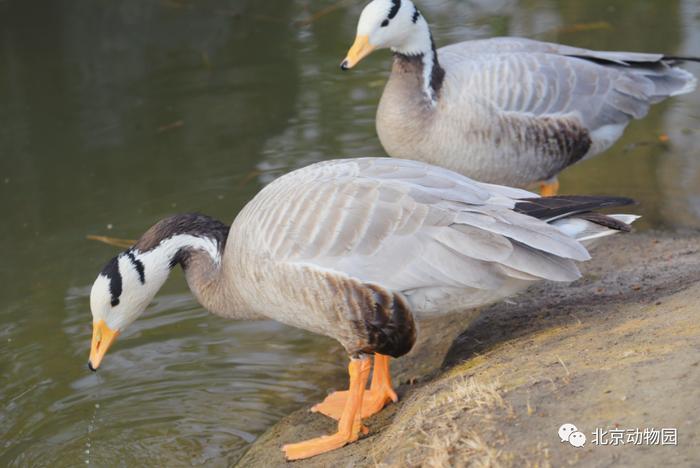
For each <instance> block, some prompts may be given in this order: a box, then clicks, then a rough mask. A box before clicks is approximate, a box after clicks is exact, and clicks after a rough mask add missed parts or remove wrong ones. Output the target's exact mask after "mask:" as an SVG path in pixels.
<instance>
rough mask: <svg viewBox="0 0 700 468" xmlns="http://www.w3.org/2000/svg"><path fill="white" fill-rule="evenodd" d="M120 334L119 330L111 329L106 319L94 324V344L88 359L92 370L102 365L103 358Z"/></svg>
mask: <svg viewBox="0 0 700 468" xmlns="http://www.w3.org/2000/svg"><path fill="white" fill-rule="evenodd" d="M118 336H119V332H118V331H114V330H112V329H110V328H109V327H108V326H107V324H106V323H105V321H104V320H100V321H99V322H96V323H93V324H92V346H91V347H90V360H89V361H88V368H89V369H90V370H91V371H93V372H95V371H96V370H97V368H98V367H100V363H101V362H102V358H103V357H104V356H105V354H106V353H107V350H108V349H109V347H110V346H112V343H114V340H116V339H117V337H118Z"/></svg>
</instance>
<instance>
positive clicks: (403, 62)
mask: <svg viewBox="0 0 700 468" xmlns="http://www.w3.org/2000/svg"><path fill="white" fill-rule="evenodd" d="M418 21H419V23H418V26H420V29H419V30H418V31H416V33H415V34H414V36H413V38H412V40H410V41H409V42H408V44H406V45H405V46H403V47H400V48H393V49H392V51H393V53H394V70H395V71H396V72H398V73H414V74H417V75H418V78H419V80H420V82H421V92H422V93H423V97H424V98H425V99H426V101H428V102H429V103H430V104H431V105H433V106H434V105H435V104H437V100H438V98H439V97H440V91H441V89H442V84H443V81H444V80H445V70H444V69H443V68H442V67H441V66H440V61H439V60H438V54H437V49H436V48H435V41H434V40H433V35H432V34H431V32H430V28H429V27H428V23H427V22H426V21H425V19H424V18H423V17H422V16H420V17H419V20H418Z"/></svg>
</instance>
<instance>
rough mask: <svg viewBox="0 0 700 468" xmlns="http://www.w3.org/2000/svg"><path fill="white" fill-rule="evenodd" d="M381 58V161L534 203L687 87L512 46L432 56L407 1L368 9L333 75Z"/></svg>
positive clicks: (673, 62)
mask: <svg viewBox="0 0 700 468" xmlns="http://www.w3.org/2000/svg"><path fill="white" fill-rule="evenodd" d="M383 48H389V49H391V51H392V52H393V54H394V63H393V67H392V70H391V75H390V77H389V81H388V82H387V84H386V88H385V89H384V93H383V95H382V97H381V100H380V103H379V108H378V110H377V123H376V125H377V133H378V135H379V139H380V141H381V143H382V146H384V149H385V150H386V152H387V154H388V155H389V156H393V157H397V158H406V159H417V160H420V161H424V162H427V163H430V164H436V165H439V166H443V167H446V168H448V169H451V170H453V171H456V172H459V173H461V174H464V175H466V176H468V177H471V178H473V179H476V180H480V181H483V182H490V183H496V184H504V185H513V186H519V187H525V186H528V185H531V184H534V183H537V182H541V183H542V185H541V188H542V195H553V194H555V193H556V192H557V190H558V183H557V181H556V176H557V174H558V173H559V172H561V171H562V170H564V169H565V168H567V167H568V166H570V165H572V164H574V163H576V162H578V161H581V160H583V159H586V158H589V157H591V156H594V155H596V154H599V153H601V152H603V151H605V150H606V149H608V148H609V147H610V146H612V144H613V143H615V141H617V139H619V138H620V136H621V135H622V133H623V131H624V129H625V127H626V126H627V124H628V123H629V122H630V120H632V119H640V118H642V117H644V116H645V115H646V113H647V111H648V110H649V107H650V106H651V105H652V104H655V103H658V102H660V101H663V100H664V99H666V98H667V97H669V96H677V95H680V94H684V93H689V92H691V91H693V90H694V89H695V86H696V83H697V80H696V78H695V77H694V76H693V75H692V74H690V73H689V72H687V71H685V70H683V69H681V68H678V64H680V63H681V62H682V60H681V59H678V58H674V57H667V56H664V55H661V54H646V53H634V52H598V51H593V50H586V49H580V48H576V47H569V46H565V45H559V44H551V43H546V42H539V41H534V40H530V39H522V38H515V37H502V38H494V39H485V40H475V41H467V42H460V43H457V44H452V45H448V46H446V47H442V48H440V49H436V48H435V44H434V42H433V38H432V35H431V32H430V27H429V26H428V22H427V21H426V19H425V17H423V15H422V14H421V12H420V11H419V10H418V8H417V7H416V6H415V5H414V4H413V3H412V2H411V1H410V0H374V1H372V2H370V3H369V4H368V5H367V6H366V7H365V9H364V10H363V11H362V15H361V16H360V20H359V23H358V26H357V37H356V39H355V43H354V44H353V46H352V48H351V49H350V51H349V52H348V54H347V57H346V58H345V60H343V62H342V64H341V68H342V69H343V70H348V69H350V68H353V67H354V66H356V65H357V64H358V63H359V62H360V61H361V60H362V59H363V58H365V57H366V56H367V55H369V54H370V53H371V52H372V51H374V50H376V49H383ZM686 60H698V59H694V58H691V59H686Z"/></svg>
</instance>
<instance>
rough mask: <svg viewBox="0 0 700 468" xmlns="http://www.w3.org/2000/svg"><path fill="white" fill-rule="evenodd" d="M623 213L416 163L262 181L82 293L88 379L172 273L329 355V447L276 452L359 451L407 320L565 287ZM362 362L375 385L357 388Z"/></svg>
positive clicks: (144, 242) (180, 220) (368, 164)
mask: <svg viewBox="0 0 700 468" xmlns="http://www.w3.org/2000/svg"><path fill="white" fill-rule="evenodd" d="M630 202H631V200H629V199H625V198H606V197H551V198H539V197H537V196H536V195H533V194H532V193H529V192H526V191H523V190H519V189H512V188H509V187H501V186H496V185H488V184H484V183H480V182H475V181H472V180H470V179H468V178H466V177H464V176H462V175H460V174H457V173H455V172H452V171H449V170H447V169H443V168H440V167H435V166H431V165H428V164H425V163H422V162H418V161H408V160H401V159H391V158H365V159H351V160H336V161H327V162H321V163H317V164H314V165H311V166H308V167H306V168H303V169H299V170H296V171H294V172H291V173H289V174H287V175H284V176H282V177H280V178H279V179H277V180H275V181H274V182H272V183H271V184H269V185H268V186H267V187H265V188H264V189H263V190H261V191H260V193H258V194H257V195H256V196H255V197H254V198H253V200H251V201H250V202H249V203H248V204H247V205H246V206H245V207H244V208H243V210H242V211H241V212H240V213H239V214H238V216H237V217H236V219H235V221H234V222H233V224H232V225H231V227H230V228H229V227H228V226H227V225H225V224H224V223H221V222H219V221H216V220H214V219H212V218H209V217H208V216H204V215H197V214H184V215H176V216H172V217H170V218H167V219H164V220H162V221H160V222H159V223H157V224H156V225H154V226H153V227H151V228H150V229H149V230H148V231H147V232H146V233H145V234H144V235H143V236H142V237H141V239H140V240H138V241H137V242H136V244H135V245H134V246H133V247H131V248H130V249H128V250H126V251H125V252H123V253H121V254H119V255H118V256H116V257H115V258H114V259H112V260H111V261H110V262H109V263H108V264H107V266H106V267H105V268H104V269H103V270H102V272H101V273H100V274H99V276H98V277H97V279H96V280H95V283H94V285H93V287H92V291H91V293H90V308H91V311H92V316H93V338H92V346H91V351H90V360H89V364H88V365H89V367H90V369H91V370H93V371H94V370H96V369H97V368H98V367H99V366H100V364H101V362H102V359H103V357H104V355H105V353H106V352H107V349H108V348H109V347H110V346H111V345H112V343H113V342H114V340H115V339H116V338H117V336H118V335H119V334H120V333H121V332H122V331H123V330H124V329H125V328H126V327H127V326H129V325H130V324H131V323H132V322H134V320H136V318H137V317H138V316H139V315H141V314H142V313H143V312H144V310H145V309H146V307H147V306H148V304H149V303H150V302H151V301H152V299H153V298H154V297H155V295H156V293H157V292H158V290H159V289H160V287H161V286H162V285H163V283H164V282H165V280H166V278H167V277H168V274H169V273H170V271H171V269H172V268H173V267H175V266H176V265H180V266H182V268H183V269H184V271H185V276H186V280H187V283H188V285H189V287H190V289H191V290H192V292H193V293H194V295H195V297H196V298H197V300H198V301H199V302H200V304H202V306H204V307H205V308H206V309H208V310H209V311H211V312H213V313H214V314H217V315H219V316H222V317H225V318H232V319H272V320H276V321H279V322H282V323H285V324H287V325H291V326H294V327H298V328H302V329H305V330H309V331H311V332H314V333H319V334H322V335H327V336H330V337H332V338H335V339H336V340H338V341H339V342H340V343H341V344H342V345H343V346H344V347H345V349H346V350H347V352H348V354H349V355H350V365H349V374H350V387H349V390H348V391H343V392H335V393H333V394H331V395H329V396H328V397H327V398H326V399H325V400H324V401H323V402H322V403H320V404H318V405H316V406H315V407H314V408H313V410H314V411H318V412H321V413H323V414H326V415H328V416H331V417H333V418H335V419H338V420H339V422H338V432H337V433H336V434H333V435H330V436H325V437H319V438H317V439H312V440H309V441H306V442H300V443H294V444H288V445H285V446H284V447H283V450H284V453H285V455H286V457H287V458H288V459H290V460H296V459H302V458H308V457H312V456H314V455H317V454H320V453H323V452H327V451H330V450H334V449H336V448H339V447H342V446H343V445H345V444H347V443H350V442H353V441H355V440H357V439H358V437H359V434H360V432H365V431H366V429H365V428H364V427H363V426H362V424H361V418H363V417H367V416H369V415H371V414H374V413H376V412H378V411H380V410H381V409H382V408H383V407H384V405H386V404H387V403H389V402H390V401H392V400H393V401H396V400H397V396H396V393H395V392H394V390H393V388H392V385H391V376H390V373H389V357H390V356H391V357H400V356H402V355H404V354H406V353H408V352H409V351H410V350H411V347H412V346H413V344H414V342H415V340H416V335H417V334H418V333H420V322H421V319H424V318H429V317H435V316H438V315H440V314H446V313H450V312H454V311H459V310H465V309H466V308H469V307H477V306H481V305H485V304H488V303H492V302H494V301H497V300H499V299H502V298H504V297H506V296H509V295H512V294H514V293H516V292H518V291H521V290H523V289H524V288H526V287H527V286H529V285H530V284H532V283H533V282H535V281H539V280H552V281H573V280H575V279H577V278H579V276H580V273H579V270H578V268H577V266H576V262H579V261H585V260H588V259H589V258H590V256H589V254H588V251H587V250H586V248H585V247H584V245H583V243H587V242H590V241H593V240H594V239H597V238H600V237H603V236H606V235H609V234H614V233H616V232H620V231H628V230H629V223H631V222H632V221H634V220H635V219H636V218H637V217H636V216H632V215H608V216H606V215H602V214H599V213H596V212H595V210H596V209H598V208H601V207H608V206H620V205H626V204H628V203H630ZM372 354H374V363H375V364H374V365H375V370H374V373H373V377H372V382H371V384H370V387H369V389H365V387H366V385H367V380H368V374H369V371H370V360H369V357H370V355H372Z"/></svg>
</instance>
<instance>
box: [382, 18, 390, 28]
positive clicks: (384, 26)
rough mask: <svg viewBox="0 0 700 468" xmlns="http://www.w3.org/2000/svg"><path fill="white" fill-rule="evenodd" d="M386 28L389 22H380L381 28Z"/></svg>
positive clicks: (386, 20)
mask: <svg viewBox="0 0 700 468" xmlns="http://www.w3.org/2000/svg"><path fill="white" fill-rule="evenodd" d="M387 26H389V20H388V19H385V20H384V21H382V28H386V27H387Z"/></svg>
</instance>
